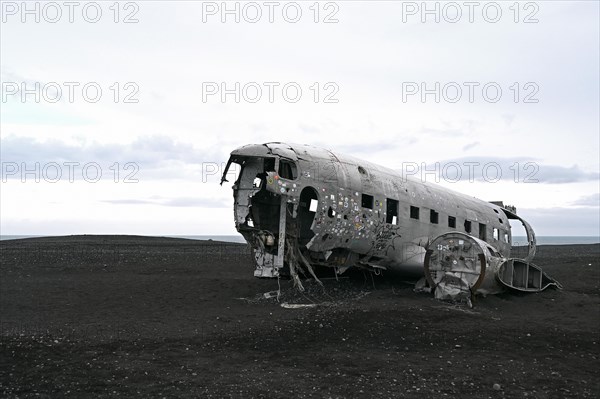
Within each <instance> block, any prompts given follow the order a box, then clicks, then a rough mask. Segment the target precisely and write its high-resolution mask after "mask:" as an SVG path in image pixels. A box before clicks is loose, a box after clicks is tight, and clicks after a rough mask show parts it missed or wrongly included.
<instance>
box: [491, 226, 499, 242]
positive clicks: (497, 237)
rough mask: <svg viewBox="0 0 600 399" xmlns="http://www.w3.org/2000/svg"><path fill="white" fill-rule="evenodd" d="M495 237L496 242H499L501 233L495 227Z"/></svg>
mask: <svg viewBox="0 0 600 399" xmlns="http://www.w3.org/2000/svg"><path fill="white" fill-rule="evenodd" d="M493 235H494V240H499V239H500V232H499V230H498V229H497V228H495V227H494V230H493Z"/></svg>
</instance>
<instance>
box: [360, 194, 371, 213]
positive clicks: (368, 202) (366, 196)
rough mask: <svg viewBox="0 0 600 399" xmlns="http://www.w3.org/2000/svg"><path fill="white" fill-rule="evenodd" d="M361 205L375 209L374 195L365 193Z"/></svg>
mask: <svg viewBox="0 0 600 399" xmlns="http://www.w3.org/2000/svg"><path fill="white" fill-rule="evenodd" d="M361 206H362V207H363V208H368V209H373V196H372V195H369V194H363V195H362V201H361Z"/></svg>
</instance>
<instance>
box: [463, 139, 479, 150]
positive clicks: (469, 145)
mask: <svg viewBox="0 0 600 399" xmlns="http://www.w3.org/2000/svg"><path fill="white" fill-rule="evenodd" d="M478 145H479V141H475V142H473V143H469V144H467V145H465V146H464V147H463V148H462V149H463V151H468V150H470V149H471V148H474V147H477V146H478Z"/></svg>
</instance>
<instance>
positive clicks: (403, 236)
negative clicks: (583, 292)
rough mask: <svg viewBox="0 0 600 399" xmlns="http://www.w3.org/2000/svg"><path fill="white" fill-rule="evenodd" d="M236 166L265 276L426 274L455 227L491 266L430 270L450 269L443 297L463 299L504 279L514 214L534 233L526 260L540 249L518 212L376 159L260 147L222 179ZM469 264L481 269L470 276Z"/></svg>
mask: <svg viewBox="0 0 600 399" xmlns="http://www.w3.org/2000/svg"><path fill="white" fill-rule="evenodd" d="M231 163H236V164H239V165H240V173H239V176H238V178H237V180H236V182H234V184H233V196H234V215H235V225H236V229H237V230H238V231H239V232H240V233H241V234H242V235H243V236H244V237H245V239H246V240H247V241H248V243H250V245H251V246H252V247H253V248H254V251H255V259H256V271H255V275H256V276H257V277H279V276H280V275H284V276H290V277H291V278H292V279H294V281H295V283H296V285H297V286H298V287H299V288H301V287H302V283H301V277H302V276H315V274H314V271H313V268H314V267H329V268H333V269H334V270H336V272H342V271H344V270H347V269H348V268H351V267H361V268H365V269H367V270H370V271H373V272H374V273H381V272H382V271H395V272H400V273H410V274H420V275H421V276H422V275H423V274H424V272H425V270H424V269H425V264H426V263H427V262H426V254H427V253H428V252H427V251H428V250H431V249H432V248H435V245H437V244H436V243H437V242H439V241H440V240H449V239H451V238H450V236H447V237H445V238H440V237H443V235H444V234H449V233H453V232H454V233H459V234H462V235H461V236H460V237H462V238H460V239H462V240H463V241H464V242H468V243H469V245H471V247H472V248H473V250H476V249H477V248H479V249H478V251H479V252H477V254H478V255H477V256H479V255H482V256H483V262H484V263H483V266H482V264H481V262H482V260H481V259H479V258H477V259H479V262H480V268H479V269H476V267H477V263H476V262H475V263H466V262H463V263H464V264H463V265H462V267H463V269H464V270H462V269H461V270H462V271H460V270H458V269H456V270H455V269H452V268H451V267H450V268H449V269H447V270H446V269H443V268H442V266H441V263H440V265H437V266H436V264H434V263H430V264H429V266H428V267H431V268H432V269H431V271H432V272H433V271H435V272H436V273H437V272H440V273H441V272H442V270H444V272H443V273H442V274H440V275H439V276H438V274H436V278H438V277H440V276H443V278H441V277H440V278H439V279H438V280H436V281H435V282H432V284H435V285H436V286H437V287H445V288H443V289H442V288H440V292H442V290H443V291H444V292H445V293H443V294H440V295H442V296H452V295H456V294H455V293H454V290H455V289H458V290H459V291H460V292H465V290H466V289H468V290H470V291H472V290H475V291H476V292H492V291H494V290H495V289H496V288H497V286H498V284H500V283H499V282H498V281H499V280H497V279H494V278H493V273H492V274H490V273H491V272H490V270H493V271H494V273H495V271H496V269H497V268H499V267H500V264H501V263H502V262H501V261H500V260H502V259H510V253H511V233H510V224H509V221H508V219H518V220H520V221H521V222H522V223H523V224H524V226H525V229H526V230H527V234H528V241H529V244H530V248H529V253H528V256H527V257H526V258H525V259H523V261H524V262H529V261H530V260H531V259H532V258H533V256H534V254H535V235H534V233H533V230H532V229H531V226H529V224H528V223H527V222H525V221H524V220H523V219H521V218H520V217H518V216H516V210H515V209H514V208H511V207H508V206H504V205H503V204H502V203H489V202H485V201H481V200H479V199H477V198H473V197H469V196H466V195H463V194H460V193H457V192H454V191H451V190H448V189H445V188H443V187H439V186H437V185H434V184H428V183H423V182H420V181H417V180H414V179H412V178H410V177H409V178H407V177H405V176H403V175H402V174H401V173H400V172H397V171H394V170H392V169H388V168H385V167H383V166H379V165H375V164H373V163H370V162H368V161H364V160H360V159H357V158H353V157H349V156H345V155H342V154H337V153H334V152H332V151H329V150H326V149H322V148H317V147H313V146H308V145H297V144H285V143H266V144H252V145H247V146H244V147H240V148H238V149H236V150H234V151H233V152H232V153H231V157H230V159H229V162H228V164H227V168H226V170H225V171H224V173H223V178H222V182H224V181H226V180H225V176H226V175H227V169H228V168H229V166H230V165H231ZM453 237H454V236H453ZM457 237H458V236H456V237H454V238H457ZM454 238H452V239H454ZM436 240H438V241H436ZM440 245H448V244H443V243H442V244H440ZM463 249H464V248H463ZM431 255H432V254H430V258H429V261H430V262H433V261H437V260H439V259H441V258H439V259H437V260H436V258H435V256H434V257H433V258H432V257H431ZM477 259H476V260H477ZM458 260H460V259H458ZM513 264H514V262H513ZM438 266H439V268H440V269H439V270H438V269H436V267H438ZM469 267H470V268H475V269H472V271H471V273H472V275H471V276H470V277H469V274H468V273H466V271H465V270H467V269H469ZM505 270H508V266H506V267H505ZM513 270H514V268H513ZM531 270H535V268H533V269H531ZM486 272H487V273H486ZM477 273H479V274H478V276H479V277H478V278H477V279H476V280H473V278H474V276H475V275H477ZM506 273H508V272H506ZM426 274H427V273H426ZM532 275H535V272H532ZM490 276H492V277H490ZM480 278H481V281H479V279H480ZM506 278H507V279H508V274H506ZM453 281H454V282H453ZM511 281H512V280H511ZM505 285H506V284H505Z"/></svg>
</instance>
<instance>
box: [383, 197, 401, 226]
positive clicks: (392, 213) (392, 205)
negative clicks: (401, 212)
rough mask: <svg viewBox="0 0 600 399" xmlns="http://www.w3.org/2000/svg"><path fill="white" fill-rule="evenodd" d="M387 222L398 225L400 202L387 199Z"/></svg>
mask: <svg viewBox="0 0 600 399" xmlns="http://www.w3.org/2000/svg"><path fill="white" fill-rule="evenodd" d="M385 201H386V213H385V222H386V223H391V224H398V201H396V200H394V199H389V198H386V199H385Z"/></svg>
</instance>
